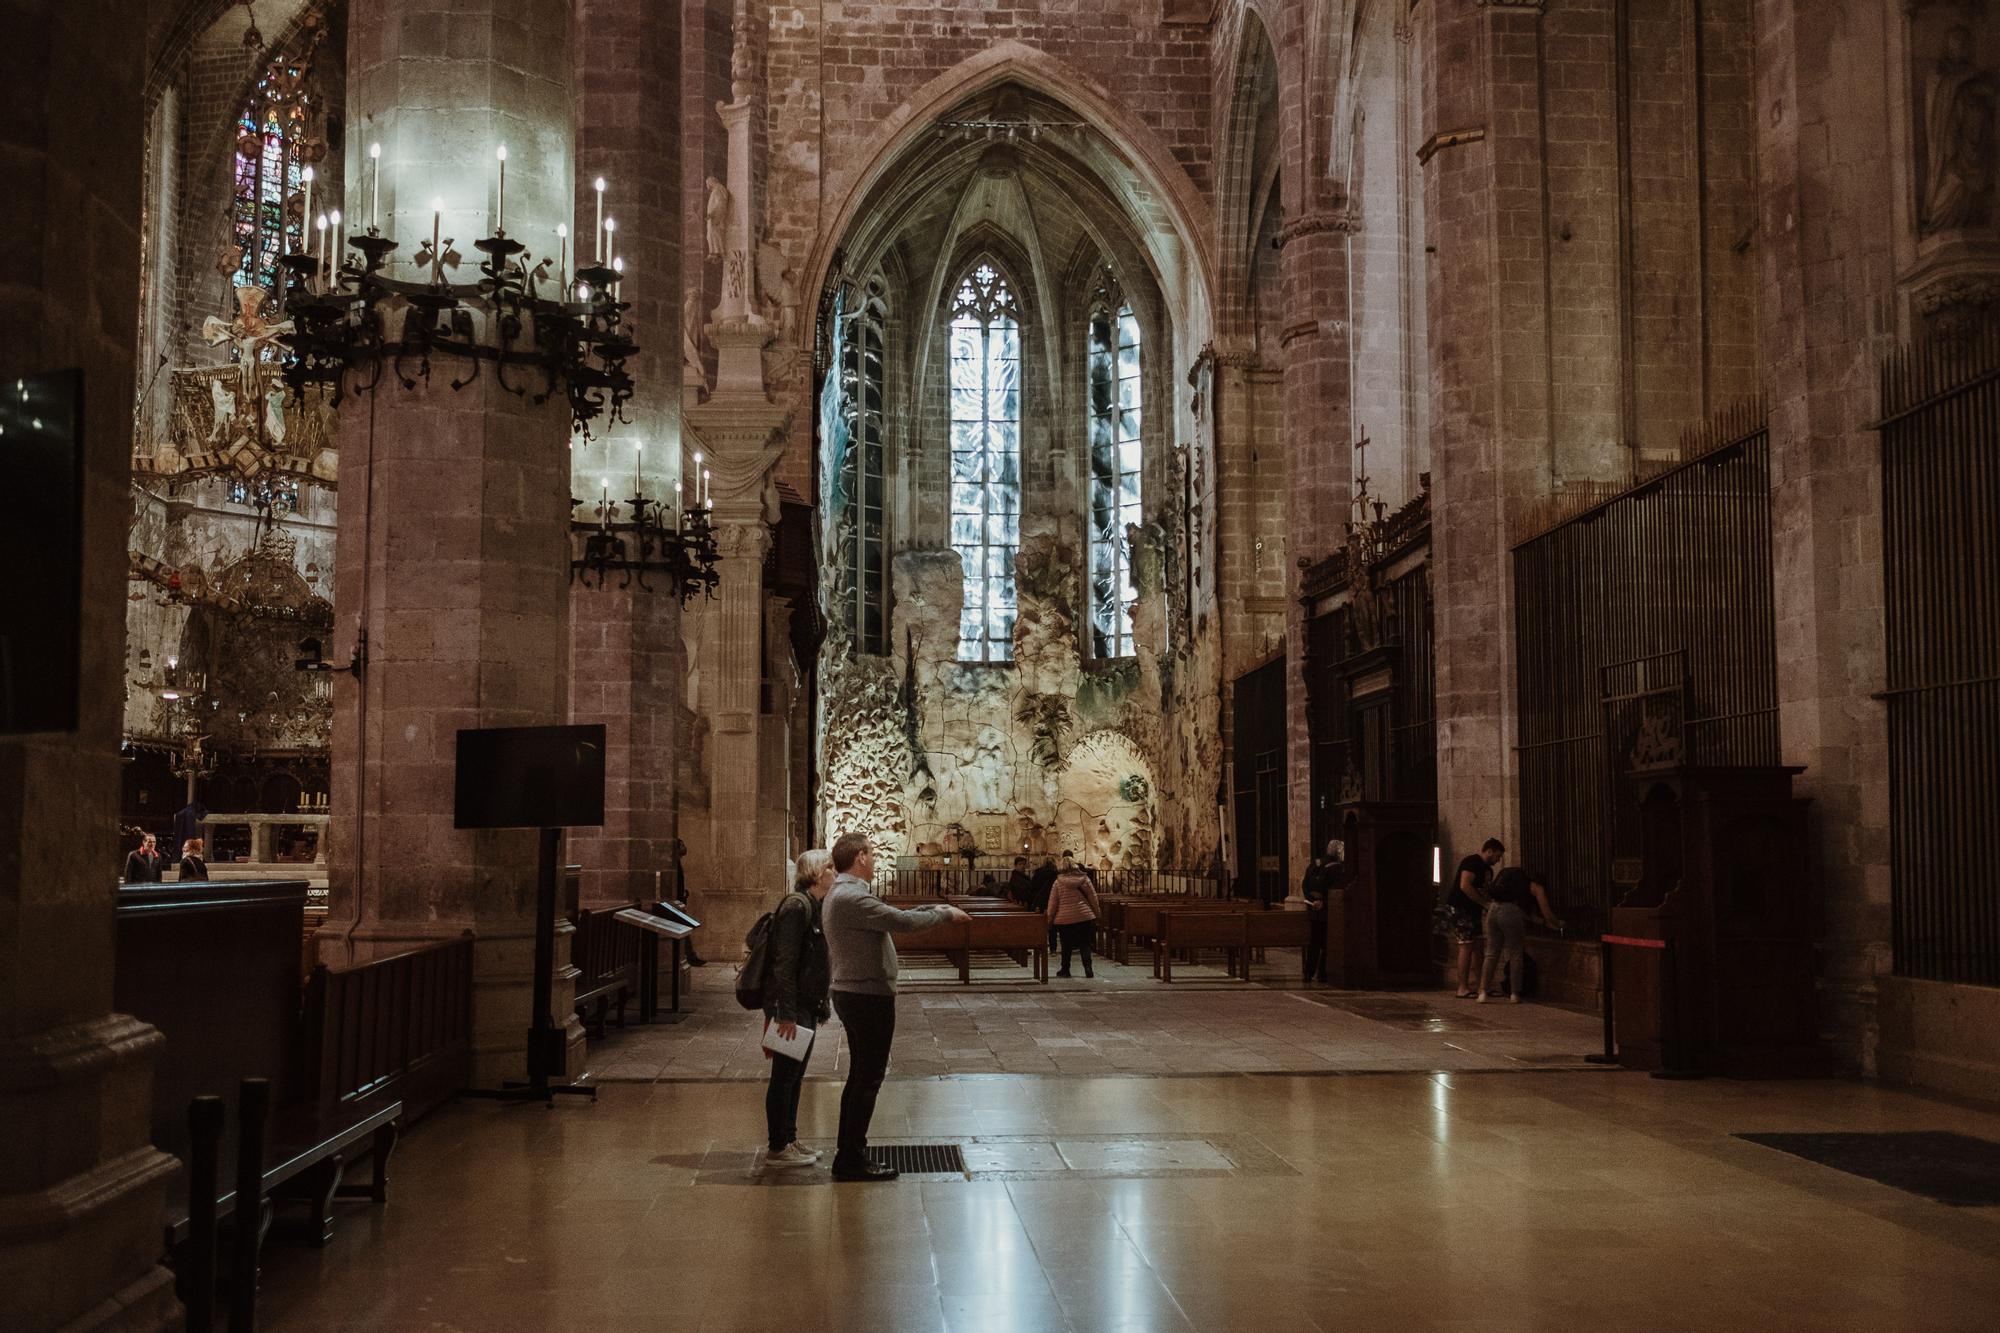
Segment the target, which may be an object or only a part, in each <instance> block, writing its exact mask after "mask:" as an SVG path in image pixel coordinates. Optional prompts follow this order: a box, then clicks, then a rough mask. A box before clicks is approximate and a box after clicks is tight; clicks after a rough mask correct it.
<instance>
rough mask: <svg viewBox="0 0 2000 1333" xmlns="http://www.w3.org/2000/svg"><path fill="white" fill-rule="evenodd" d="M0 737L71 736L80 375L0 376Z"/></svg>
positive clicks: (78, 631)
mask: <svg viewBox="0 0 2000 1333" xmlns="http://www.w3.org/2000/svg"><path fill="white" fill-rule="evenodd" d="M0 466H4V468H5V470H6V473H7V476H8V478H9V480H10V481H11V482H12V483H13V491H12V493H13V495H14V496H15V497H16V498H17V499H18V500H19V501H20V503H18V504H16V505H14V506H12V508H11V510H10V511H9V513H8V516H7V521H6V522H4V523H0V560H4V562H5V563H4V564H0V569H7V570H12V571H14V572H15V573H16V574H17V575H21V576H20V577H16V578H13V579H11V580H9V581H8V587H7V602H8V605H7V615H6V616H5V618H4V619H0V735H9V736H12V735H18V734H20V733H22V732H32V731H75V730H76V710H77V673H78V671H79V670H80V668H81V652H82V633H83V372H82V371H80V370H58V371H52V372H50V373H48V374H44V375H33V376H29V377H26V378H21V377H17V376H11V375H10V376H7V377H5V378H4V379H0Z"/></svg>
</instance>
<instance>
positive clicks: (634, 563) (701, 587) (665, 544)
mask: <svg viewBox="0 0 2000 1333" xmlns="http://www.w3.org/2000/svg"><path fill="white" fill-rule="evenodd" d="M582 503H583V501H581V500H574V499H573V500H571V501H570V504H571V506H572V507H574V506H576V505H580V504H582ZM625 503H626V505H627V507H628V508H629V509H630V510H631V512H632V521H631V522H630V523H614V522H612V521H611V513H612V511H613V509H615V508H616V506H613V505H602V506H600V507H599V509H598V515H599V517H598V522H597V526H596V527H595V528H590V529H587V530H585V533H584V538H583V551H582V553H581V554H580V555H578V556H576V557H575V558H574V559H572V560H571V561H570V565H569V576H570V579H571V581H572V582H576V583H581V584H582V585H583V586H584V587H586V588H593V589H596V588H602V587H604V586H605V583H606V580H607V579H608V577H609V576H610V575H611V574H613V573H616V574H618V575H619V580H618V584H617V586H618V588H619V589H620V590H621V591H623V590H625V589H629V588H630V587H631V586H632V585H633V584H634V583H637V584H638V585H639V587H640V588H642V589H644V590H645V591H647V592H652V591H653V585H652V584H651V583H650V582H648V581H647V578H646V575H647V574H648V573H656V574H664V575H665V576H666V580H667V585H668V588H669V589H670V590H671V591H672V592H674V593H675V594H676V595H677V596H678V597H679V598H680V599H681V605H682V606H686V605H687V603H688V599H689V598H690V597H693V596H694V595H695V594H697V593H699V594H701V595H702V596H703V597H713V596H714V595H715V588H716V585H717V584H718V583H720V582H721V576H720V575H718V574H717V573H716V570H715V565H716V560H717V558H718V555H719V552H718V551H717V550H716V545H715V529H714V525H713V523H712V521H711V520H712V514H711V512H710V510H709V509H707V508H706V507H703V508H697V509H689V510H688V511H686V513H684V514H682V515H680V516H679V517H678V518H677V519H676V520H675V521H674V522H673V523H672V524H671V525H670V524H669V519H670V518H672V517H673V515H671V513H670V511H669V510H668V509H667V506H666V505H665V504H663V503H662V502H660V501H658V500H648V499H647V498H646V497H645V496H644V495H642V494H638V493H636V492H635V493H634V494H633V495H632V497H631V498H630V499H628V500H627V501H626V502H625Z"/></svg>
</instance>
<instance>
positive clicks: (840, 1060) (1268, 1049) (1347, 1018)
mask: <svg viewBox="0 0 2000 1333" xmlns="http://www.w3.org/2000/svg"><path fill="white" fill-rule="evenodd" d="M907 971H908V978H907V982H906V984H905V986H904V991H903V994H902V995H901V996H900V997H899V999H898V1002H897V1006H896V1047H895V1059H894V1063H893V1064H892V1066H891V1068H890V1077H892V1078H931V1077H936V1076H938V1075H945V1074H1077V1075H1104V1074H1127V1075H1139V1076H1146V1075H1150V1076H1159V1075H1186V1074H1222V1073H1244V1074H1247V1073H1326V1072H1330V1071H1337V1072H1343V1073H1384V1072H1392V1071H1399V1070H1401V1071H1432V1070H1459V1071H1466V1072H1470V1071H1473V1070H1520V1069H1549V1068H1583V1067H1586V1066H1585V1065H1584V1061H1583V1056H1584V1055H1585V1053H1587V1052H1589V1051H1593V1050H1600V1049H1602V1047H1603V1035H1602V1032H1603V1029H1602V1027H1601V1025H1600V1023H1599V1020H1598V1019H1597V1017H1596V1016H1595V1015H1594V1014H1584V1013H1579V1012H1577V1011H1574V1010H1567V1009H1560V1008H1555V1007H1552V1006H1549V1005H1543V1004H1534V1003H1528V1004H1520V1005H1512V1004H1484V1005H1480V1004H1474V1003H1472V1002H1470V1001H1467V1000H1459V999H1455V998H1453V997H1452V995H1451V993H1450V992H1449V991H1429V992H1399V993H1393V994H1383V993H1371V992H1357V991H1342V990H1334V989H1331V988H1328V987H1324V986H1312V987H1303V986H1301V985H1300V984H1299V983H1298V981H1297V980H1296V978H1297V977H1298V974H1299V962H1298V954H1297V952H1296V951H1292V950H1276V949H1274V950H1272V951H1271V960H1270V962H1269V963H1268V964H1266V965H1265V966H1263V967H1260V968H1259V969H1258V970H1257V972H1256V973H1255V979H1254V980H1252V981H1251V982H1249V983H1244V982H1241V981H1229V980H1225V979H1224V977H1223V973H1222V970H1221V969H1220V968H1216V967H1206V968H1189V969H1187V972H1186V975H1187V976H1188V977H1189V980H1188V981H1187V982H1186V983H1183V982H1181V981H1179V980H1176V981H1175V982H1174V984H1173V985H1171V986H1168V985H1166V984H1164V983H1162V982H1158V981H1155V980H1153V977H1152V969H1151V967H1150V966H1149V965H1148V966H1141V965H1139V964H1137V963H1135V964H1134V965H1132V966H1130V967H1119V966H1118V965H1117V964H1115V963H1100V964H1099V966H1098V969H1097V977H1096V978H1095V979H1094V980H1090V981H1086V980H1084V979H1083V978H1082V977H1081V976H1077V977H1075V978H1073V979H1071V980H1070V981H1067V982H1060V983H1055V984H1052V985H1050V986H1046V987H1045V986H1041V985H1039V984H1030V985H1026V986H1022V985H1016V984H1012V983H1011V982H1010V981H1008V980H1005V979H1002V980H992V979H990V977H991V974H982V973H975V980H974V984H973V985H971V986H961V985H960V984H959V983H958V981H957V974H956V972H951V973H949V974H947V973H946V972H944V971H943V970H941V969H931V968H926V967H923V966H917V967H912V968H909V969H908V970H907ZM734 975H735V970H734V968H731V967H727V966H712V967H707V968H701V969H698V970H695V971H693V972H692V973H691V975H690V983H689V984H690V985H691V986H692V987H693V988H694V989H693V991H692V993H691V994H690V996H689V999H688V1008H689V1013H688V1016H687V1018H686V1019H685V1020H684V1021H682V1022H680V1023H677V1024H673V1025H655V1026H652V1027H648V1028H643V1029H642V1028H638V1027H636V1026H635V1027H630V1028H626V1029H624V1030H622V1031H621V1030H620V1029H618V1028H616V1027H613V1028H611V1029H610V1030H609V1033H608V1035H607V1040H606V1041H605V1042H604V1043H603V1044H602V1045H601V1046H600V1047H599V1048H598V1049H597V1050H596V1051H595V1052H593V1064H592V1068H593V1070H594V1072H595V1074H596V1076H597V1077H598V1078H600V1079H602V1080H604V1081H606V1082H614V1083H652V1082H656V1081H658V1080H662V1079H666V1080H675V1081H680V1080H689V1079H707V1078H722V1079H737V1078H753V1079H762V1078H764V1077H765V1070H766V1064H765V1060H764V1055H763V1050H762V1047H761V1046H760V1044H759V1034H760V1032H761V1020H760V1019H759V1018H758V1017H757V1016H756V1015H753V1014H746V1013H745V1012H744V1011H743V1010H742V1009H739V1008H737V1007H736V1004H735V1002H734V1000H733V999H732V998H731V996H730V991H731V990H732V988H733V986H734ZM947 975H948V976H949V978H950V979H949V980H948V981H947V980H942V978H944V977H946V976H947ZM1180 975H1182V973H1181V970H1180V969H1176V977H1179V976H1180ZM846 1072H847V1049H846V1043H845V1041H844V1040H843V1034H842V1032H841V1029H840V1023H839V1020H838V1019H834V1020H831V1021H829V1022H828V1023H827V1025H826V1027H825V1029H824V1030H823V1031H822V1032H821V1033H820V1034H819V1035H818V1038H817V1039H816V1042H815V1055H814V1058H813V1061H812V1064H811V1066H810V1068H809V1072H808V1076H809V1077H813V1078H843V1077H845V1076H846Z"/></svg>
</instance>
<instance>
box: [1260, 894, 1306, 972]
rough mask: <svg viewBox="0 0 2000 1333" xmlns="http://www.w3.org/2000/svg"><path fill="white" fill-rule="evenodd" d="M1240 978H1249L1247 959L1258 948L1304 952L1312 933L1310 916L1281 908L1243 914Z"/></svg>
mask: <svg viewBox="0 0 2000 1333" xmlns="http://www.w3.org/2000/svg"><path fill="white" fill-rule="evenodd" d="M1243 928H1244V943H1245V945H1246V946H1247V948H1246V950H1245V952H1244V955H1243V979H1244V980H1245V981H1248V980H1249V979H1250V959H1251V956H1252V954H1254V952H1255V951H1256V950H1258V949H1304V948H1305V947H1306V938H1307V936H1308V934H1309V933H1310V932H1311V930H1312V917H1311V915H1310V914H1309V913H1306V912H1287V911H1284V910H1282V909H1280V910H1277V911H1270V912H1258V911H1251V912H1248V913H1245V914H1244V918H1243Z"/></svg>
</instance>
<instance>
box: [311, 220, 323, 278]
mask: <svg viewBox="0 0 2000 1333" xmlns="http://www.w3.org/2000/svg"><path fill="white" fill-rule="evenodd" d="M313 230H314V232H315V233H316V234H315V235H314V237H313V258H314V259H315V260H316V261H317V262H315V263H314V264H313V267H314V268H315V269H324V268H325V267H326V214H324V213H322V214H320V215H319V221H317V222H315V223H313Z"/></svg>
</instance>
